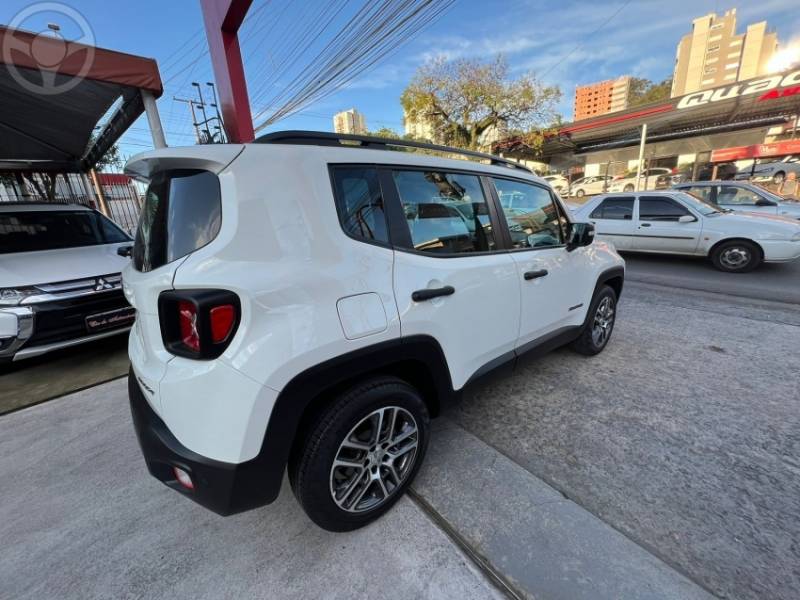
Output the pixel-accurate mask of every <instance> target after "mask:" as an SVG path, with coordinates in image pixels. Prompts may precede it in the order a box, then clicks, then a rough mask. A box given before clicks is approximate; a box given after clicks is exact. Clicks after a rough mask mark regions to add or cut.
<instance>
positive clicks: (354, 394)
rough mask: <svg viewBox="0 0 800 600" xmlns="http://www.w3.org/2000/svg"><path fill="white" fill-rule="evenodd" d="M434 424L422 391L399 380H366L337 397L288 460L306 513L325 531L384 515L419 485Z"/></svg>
mask: <svg viewBox="0 0 800 600" xmlns="http://www.w3.org/2000/svg"><path fill="white" fill-rule="evenodd" d="M379 419H380V420H382V425H381V426H380V430H379V432H378V435H377V436H376V434H375V431H376V430H377V425H378V422H379ZM429 423H430V419H429V416H428V409H427V407H426V406H425V402H424V401H423V400H422V397H421V396H420V394H419V392H418V391H417V390H416V389H415V388H414V387H412V386H411V385H409V384H408V383H406V382H405V381H403V380H401V379H398V378H395V377H376V378H373V379H369V380H367V381H364V382H362V383H359V384H358V385H356V386H355V387H353V388H351V389H349V390H347V391H346V392H344V393H343V394H341V395H339V396H338V397H337V398H336V399H335V400H334V401H333V402H332V403H331V404H330V405H329V406H328V407H327V408H326V409H325V410H324V411H322V412H321V413H320V414H319V415H318V416H317V418H316V420H315V422H314V423H313V425H312V426H311V427H310V428H308V430H307V433H306V434H305V436H304V438H303V439H302V442H301V444H300V445H299V446H298V447H297V448H296V450H295V452H293V454H292V457H291V458H290V461H289V482H290V484H291V486H292V490H293V491H294V494H295V496H296V497H297V500H298V501H299V502H300V505H301V506H302V507H303V510H304V511H305V512H306V514H307V515H308V516H309V518H310V519H311V520H312V521H314V523H316V524H317V525H319V526H320V527H322V528H323V529H326V530H328V531H352V530H354V529H358V528H359V527H363V526H364V525H367V524H368V523H371V522H372V521H374V520H375V519H377V518H378V517H380V516H381V515H383V514H384V513H385V512H386V511H388V510H389V509H390V508H391V507H392V505H394V503H395V502H397V500H398V499H399V498H400V497H401V496H402V495H403V492H405V490H406V488H407V487H408V486H409V485H410V484H411V482H412V481H413V480H414V477H415V476H416V474H417V471H418V470H419V467H420V465H421V464H422V461H423V460H424V458H425V451H426V450H427V445H428V430H429ZM387 424H388V425H387ZM392 425H393V426H394V429H392V430H390V429H389V427H391V426H392ZM398 439H399V440H400V441H395V440H398ZM408 448H411V449H410V450H409V449H408ZM335 463H338V465H337V464H335Z"/></svg>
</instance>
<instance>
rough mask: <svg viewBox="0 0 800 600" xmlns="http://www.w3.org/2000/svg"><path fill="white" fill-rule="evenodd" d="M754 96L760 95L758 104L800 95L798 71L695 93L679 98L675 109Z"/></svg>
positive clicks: (799, 75) (799, 74)
mask: <svg viewBox="0 0 800 600" xmlns="http://www.w3.org/2000/svg"><path fill="white" fill-rule="evenodd" d="M755 94H760V95H759V97H758V101H759V102H761V101H763V100H774V99H775V98H785V97H787V96H794V95H796V94H800V70H798V71H793V72H792V73H789V74H787V75H772V76H770V77H764V78H762V79H755V80H753V81H748V82H744V83H734V84H732V85H726V86H723V87H718V88H714V89H713V90H704V91H702V92H695V93H694V94H689V95H687V96H684V97H683V98H681V99H680V101H679V102H678V104H677V105H676V107H675V108H676V109H677V110H681V109H684V108H692V107H695V106H702V105H704V104H709V103H711V102H720V101H721V100H730V99H731V98H738V97H740V96H752V95H755Z"/></svg>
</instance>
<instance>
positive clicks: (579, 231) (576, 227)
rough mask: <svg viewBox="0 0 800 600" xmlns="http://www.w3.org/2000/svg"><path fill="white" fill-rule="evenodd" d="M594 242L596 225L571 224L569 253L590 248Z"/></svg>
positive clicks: (568, 237)
mask: <svg viewBox="0 0 800 600" xmlns="http://www.w3.org/2000/svg"><path fill="white" fill-rule="evenodd" d="M593 241H594V225H592V224H591V223H570V226H569V231H568V232H567V252H572V251H573V250H575V249H576V248H580V247H582V246H588V245H590V244H591V243H592V242H593Z"/></svg>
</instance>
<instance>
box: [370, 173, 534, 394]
mask: <svg viewBox="0 0 800 600" xmlns="http://www.w3.org/2000/svg"><path fill="white" fill-rule="evenodd" d="M382 186H383V187H384V189H385V190H390V192H389V193H390V194H391V195H390V202H391V203H392V205H393V207H394V208H390V211H391V212H390V215H391V221H392V225H391V234H392V243H393V245H394V247H395V263H394V276H393V277H394V290H395V298H396V301H397V307H398V311H399V314H400V326H401V332H402V336H403V337H410V336H415V335H426V336H433V337H434V338H435V339H436V340H437V341H438V342H439V344H440V345H441V347H442V350H443V351H444V354H445V357H446V358H447V363H448V366H449V368H450V375H451V378H452V384H453V387H454V388H455V389H460V388H461V387H462V386H463V385H464V384H465V383H466V382H467V381H468V380H469V378H470V377H471V376H473V375H474V374H475V373H477V372H478V371H479V370H480V369H481V368H483V367H485V366H486V365H488V364H490V363H492V362H493V361H496V360H498V359H502V358H505V357H510V356H513V354H512V353H513V350H514V345H515V342H516V339H517V335H518V332H519V320H520V279H519V277H518V275H517V269H516V265H515V263H514V260H513V259H512V258H511V256H510V254H509V253H508V252H507V251H505V250H504V249H503V248H502V247H501V244H499V242H498V238H497V232H496V230H495V224H496V222H497V213H496V211H495V210H494V205H492V204H490V203H489V202H488V198H487V193H486V192H485V190H484V182H483V181H482V180H481V177H480V176H478V175H476V174H473V173H463V172H445V171H441V170H437V169H424V170H423V169H414V168H397V169H395V168H393V169H385V170H383V184H382Z"/></svg>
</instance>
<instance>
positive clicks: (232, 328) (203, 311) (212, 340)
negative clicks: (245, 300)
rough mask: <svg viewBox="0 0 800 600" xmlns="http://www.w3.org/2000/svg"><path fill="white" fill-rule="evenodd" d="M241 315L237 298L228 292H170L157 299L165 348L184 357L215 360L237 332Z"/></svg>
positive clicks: (163, 293)
mask: <svg viewBox="0 0 800 600" xmlns="http://www.w3.org/2000/svg"><path fill="white" fill-rule="evenodd" d="M240 315H241V304H240V302H239V297H238V296H237V295H236V294H234V293H233V292H229V291H227V290H173V291H169V292H162V293H161V295H160V296H159V298H158V316H159V321H160V324H161V337H162V340H163V342H164V347H165V348H166V349H167V350H168V351H170V352H171V353H172V354H176V355H178V356H184V357H186V358H195V359H200V360H209V359H213V358H217V357H218V356H219V355H220V354H222V353H223V352H224V351H225V348H227V347H228V344H229V343H230V341H231V339H232V338H233V336H234V334H235V333H236V329H237V327H238V326H239V319H240Z"/></svg>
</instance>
